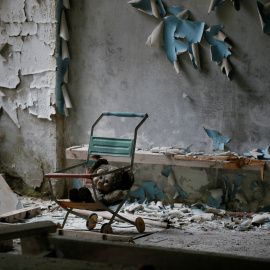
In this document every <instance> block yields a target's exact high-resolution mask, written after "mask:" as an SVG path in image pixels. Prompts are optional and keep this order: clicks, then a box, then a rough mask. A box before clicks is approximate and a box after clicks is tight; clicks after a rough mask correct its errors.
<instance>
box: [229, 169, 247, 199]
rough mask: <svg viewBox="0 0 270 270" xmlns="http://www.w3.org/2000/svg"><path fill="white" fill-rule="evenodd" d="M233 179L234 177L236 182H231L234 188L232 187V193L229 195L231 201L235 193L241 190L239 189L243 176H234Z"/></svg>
mask: <svg viewBox="0 0 270 270" xmlns="http://www.w3.org/2000/svg"><path fill="white" fill-rule="evenodd" d="M235 177H236V180H235V181H234V182H233V184H234V187H233V191H232V194H231V198H232V199H234V198H235V196H236V193H237V192H238V191H239V190H240V189H241V187H242V185H243V178H244V176H243V175H240V174H236V175H235Z"/></svg>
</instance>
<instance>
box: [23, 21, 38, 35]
mask: <svg viewBox="0 0 270 270" xmlns="http://www.w3.org/2000/svg"><path fill="white" fill-rule="evenodd" d="M21 29H22V30H21V36H28V35H29V36H31V35H35V34H36V33H37V24H36V23H34V22H25V23H23V24H22V27H21Z"/></svg>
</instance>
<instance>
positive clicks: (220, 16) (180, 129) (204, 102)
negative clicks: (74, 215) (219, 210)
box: [65, 0, 270, 209]
mask: <svg viewBox="0 0 270 270" xmlns="http://www.w3.org/2000/svg"><path fill="white" fill-rule="evenodd" d="M126 2H127V1H126V0H123V1H119V0H117V1H116V0H111V1H105V0H103V1H102V0H100V1H91V0H87V1H83V0H76V1H75V0H73V1H71V2H70V3H71V9H70V10H69V11H68V12H67V20H68V27H69V29H70V41H69V49H70V54H71V59H72V61H71V63H70V66H69V67H70V80H69V85H68V90H69V93H70V96H71V100H72V103H73V110H70V111H69V112H70V117H68V118H66V121H65V129H66V134H67V136H66V145H67V146H71V145H78V144H84V143H87V142H88V141H89V133H90V127H91V125H92V123H93V122H94V121H95V120H96V119H97V117H98V116H99V115H100V113H101V112H102V111H133V112H146V113H148V114H149V119H148V120H147V121H146V122H145V124H144V125H143V126H142V127H141V128H140V130H139V134H138V146H139V147H142V148H147V147H152V146H177V147H187V146H190V145H192V146H191V148H190V149H191V150H192V151H198V150H204V151H205V152H206V153H211V152H212V142H211V139H210V138H209V137H208V136H207V135H206V133H205V132H204V130H203V128H202V125H203V124H208V125H209V126H211V127H213V128H214V129H216V130H218V131H220V132H221V133H222V134H223V135H225V136H229V137H231V141H230V142H229V143H228V144H226V147H227V150H231V151H233V152H237V153H239V154H242V153H243V152H247V151H249V150H251V149H254V148H257V147H260V148H263V149H264V148H265V147H266V146H267V145H268V144H269V136H268V134H269V133H270V126H269V121H268V111H267V106H268V100H269V97H270V93H269V91H268V88H269V68H270V62H269V61H268V60H267V59H269V56H270V51H269V41H270V40H269V36H267V35H265V34H264V33H263V32H262V30H261V25H260V20H259V16H258V11H257V7H256V1H254V0H246V1H242V2H241V9H240V11H239V12H237V11H236V10H235V9H234V6H233V4H232V2H231V1H225V2H224V3H222V5H220V6H219V7H218V8H216V11H213V12H211V13H210V14H209V15H208V14H207V12H208V7H209V4H210V1H209V0H192V1H191V0H186V1H185V0H183V1H176V0H174V1H173V0H172V1H169V0H167V1H165V0H164V1H163V2H164V3H165V4H166V5H167V6H168V7H170V6H180V7H183V8H187V9H189V10H190V11H191V19H192V20H197V21H203V22H205V24H206V26H205V28H206V29H207V28H208V27H210V26H213V25H216V24H222V25H224V29H223V32H224V33H225V34H226V35H227V36H228V37H229V39H230V41H231V43H232V45H233V47H232V50H231V51H232V55H231V56H230V57H229V61H230V62H231V64H232V67H233V73H234V79H233V81H229V80H228V79H227V77H226V76H225V75H224V74H223V73H222V72H221V71H220V68H219V67H218V66H217V65H216V64H215V63H214V62H212V61H211V55H210V47H209V45H208V43H207V42H206V41H205V40H204V39H203V40H202V42H201V43H200V45H199V49H200V60H201V66H202V70H201V71H199V70H195V69H194V68H193V66H192V63H191V61H190V59H189V56H188V55H187V53H185V54H182V55H180V58H179V59H180V64H181V70H180V73H179V74H176V72H175V70H174V67H173V66H172V64H171V63H170V62H169V61H168V60H167V57H166V55H165V53H164V51H163V49H161V48H148V47H146V46H145V42H146V40H147V38H148V36H150V34H151V33H152V31H153V30H154V28H155V27H156V26H157V25H158V23H159V22H160V21H161V20H160V19H156V18H155V17H153V16H149V15H147V14H145V13H142V12H139V11H138V10H136V9H134V8H132V7H131V6H130V5H129V4H127V3H126ZM262 2H267V1H262ZM184 93H186V94H187V95H188V96H189V97H190V101H191V102H188V100H187V99H184V98H183V94H184ZM117 120H119V119H116V120H115V119H108V120H106V121H104V122H102V123H100V124H99V125H98V126H97V129H96V131H97V132H96V135H108V136H121V137H129V136H130V134H131V132H132V128H133V126H134V122H136V121H134V122H133V120H131V119H128V120H125V119H120V121H118V122H117ZM121 125H122V126H121ZM146 167H147V166H146ZM146 167H145V166H139V165H138V166H136V181H137V183H138V184H141V183H142V182H144V181H155V182H156V183H157V184H158V187H159V188H160V189H162V190H164V191H166V192H167V194H168V197H169V198H172V196H173V195H174V194H175V191H176V187H171V186H169V185H168V183H167V182H166V181H167V180H166V178H164V177H162V176H161V174H160V172H161V170H162V169H164V167H162V166H154V165H153V166H150V168H149V167H147V168H146ZM174 171H175V174H176V178H177V181H178V184H179V185H180V186H181V188H182V189H183V190H185V192H187V194H188V195H189V202H195V201H196V200H197V201H198V200H203V198H206V197H205V196H207V195H205V194H209V193H207V192H208V191H207V190H209V189H213V188H217V187H219V188H220V187H222V184H221V183H222V182H223V180H222V179H223V177H224V175H227V176H228V178H229V179H231V180H230V181H231V182H233V181H235V175H236V174H239V173H240V174H243V176H244V179H245V180H246V185H247V186H249V187H250V185H251V183H252V181H258V183H260V184H259V185H260V188H261V189H260V192H261V193H260V194H261V195H260V200H259V198H258V197H257V202H256V204H257V205H255V206H252V209H255V208H256V207H258V205H259V204H261V203H263V198H264V196H265V195H266V189H265V185H269V181H270V179H269V174H267V173H266V179H265V182H264V183H262V182H261V180H260V172H255V173H249V172H241V171H222V170H221V171H219V172H216V171H215V170H214V171H213V170H205V169H201V170H200V169H192V168H191V169H189V168H174ZM248 179H249V180H248ZM257 191H258V190H257ZM245 192H246V193H247V194H246V195H245V196H246V197H248V199H247V201H248V203H249V204H250V203H252V202H253V201H256V199H254V198H253V197H252V196H253V195H252V194H253V191H251V190H250V189H248V188H246V191H245ZM204 201H206V200H204ZM264 203H266V202H264ZM238 204H239V201H238ZM235 207H236V208H237V209H246V208H247V207H245V205H243V204H242V206H241V205H240V206H239V207H238V206H237V205H236V206H235ZM241 207H242V208H241Z"/></svg>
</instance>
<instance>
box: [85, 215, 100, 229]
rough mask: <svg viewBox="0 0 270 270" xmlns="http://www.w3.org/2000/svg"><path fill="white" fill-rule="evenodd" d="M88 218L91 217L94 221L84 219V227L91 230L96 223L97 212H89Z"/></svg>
mask: <svg viewBox="0 0 270 270" xmlns="http://www.w3.org/2000/svg"><path fill="white" fill-rule="evenodd" d="M88 218H91V219H93V220H94V221H95V223H91V222H90V221H89V220H86V228H87V229H88V230H89V231H91V230H93V229H94V228H95V227H96V225H97V220H98V215H97V214H91V215H90V216H89V217H88Z"/></svg>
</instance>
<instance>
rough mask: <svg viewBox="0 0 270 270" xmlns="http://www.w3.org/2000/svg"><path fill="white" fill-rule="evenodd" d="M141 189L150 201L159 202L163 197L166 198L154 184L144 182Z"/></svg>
mask: <svg viewBox="0 0 270 270" xmlns="http://www.w3.org/2000/svg"><path fill="white" fill-rule="evenodd" d="M142 187H143V189H144V192H145V194H146V197H147V198H149V199H150V200H161V199H163V198H164V197H166V195H165V194H164V192H163V191H162V190H160V189H158V187H156V183H155V182H144V183H143V184H142Z"/></svg>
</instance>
